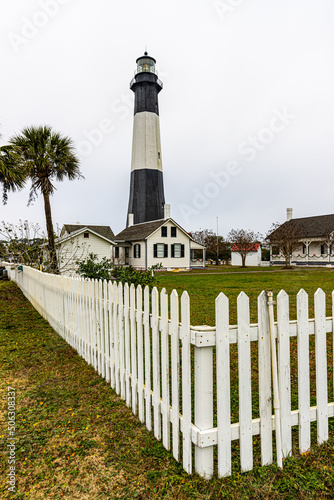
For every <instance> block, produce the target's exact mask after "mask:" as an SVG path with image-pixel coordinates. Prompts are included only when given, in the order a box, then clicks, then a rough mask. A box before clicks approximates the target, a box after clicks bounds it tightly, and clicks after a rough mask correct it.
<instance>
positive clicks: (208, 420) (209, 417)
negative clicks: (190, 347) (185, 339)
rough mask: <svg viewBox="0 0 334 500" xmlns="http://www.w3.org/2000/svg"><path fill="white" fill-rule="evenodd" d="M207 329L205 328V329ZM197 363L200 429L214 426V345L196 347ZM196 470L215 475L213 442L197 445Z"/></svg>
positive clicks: (196, 401)
mask: <svg viewBox="0 0 334 500" xmlns="http://www.w3.org/2000/svg"><path fill="white" fill-rule="evenodd" d="M204 331H205V330H204ZM194 363H195V391H194V394H195V401H194V407H195V421H194V423H195V426H196V427H198V429H199V430H200V431H205V430H208V429H212V427H213V347H212V346H200V347H198V346H197V345H196V344H195V347H194ZM195 470H196V472H197V473H198V474H199V475H200V476H202V477H205V478H206V479H210V478H211V477H212V475H213V444H212V442H211V444H210V446H207V443H206V442H205V441H204V440H203V441H200V440H198V442H197V444H196V445H195Z"/></svg>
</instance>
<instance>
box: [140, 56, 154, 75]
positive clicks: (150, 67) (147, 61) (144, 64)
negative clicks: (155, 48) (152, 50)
mask: <svg viewBox="0 0 334 500" xmlns="http://www.w3.org/2000/svg"><path fill="white" fill-rule="evenodd" d="M136 63H137V70H136V74H138V73H154V74H155V75H156V74H157V72H156V69H155V63H156V60H155V59H154V58H153V57H151V56H149V55H148V53H147V52H145V53H144V55H143V56H141V57H138V59H137V61H136Z"/></svg>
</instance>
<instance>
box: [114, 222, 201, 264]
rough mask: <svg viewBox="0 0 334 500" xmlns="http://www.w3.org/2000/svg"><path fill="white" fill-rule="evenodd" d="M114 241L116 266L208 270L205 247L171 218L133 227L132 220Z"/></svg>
mask: <svg viewBox="0 0 334 500" xmlns="http://www.w3.org/2000/svg"><path fill="white" fill-rule="evenodd" d="M115 242H116V246H115V247H114V265H115V266H121V265H131V266H133V267H134V268H135V269H141V270H143V269H147V268H149V267H152V266H153V265H155V264H160V263H161V264H162V267H163V269H167V270H172V269H192V268H204V267H205V247H204V246H203V245H201V244H199V243H196V242H195V241H194V240H193V238H192V237H191V235H190V234H189V233H187V232H186V231H185V230H184V229H183V228H182V227H181V226H179V224H177V223H176V222H175V221H174V220H173V219H171V218H170V217H169V218H166V219H159V220H155V221H148V222H143V223H141V224H132V220H131V218H130V225H129V226H128V227H127V228H126V229H124V230H123V231H121V232H120V233H119V234H117V235H116V237H115ZM198 253H199V254H200V256H199V257H198V256H197V254H198Z"/></svg>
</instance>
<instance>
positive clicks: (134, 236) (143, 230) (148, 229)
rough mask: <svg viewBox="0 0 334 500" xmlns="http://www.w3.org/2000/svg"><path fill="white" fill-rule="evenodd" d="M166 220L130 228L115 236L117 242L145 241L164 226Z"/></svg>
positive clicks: (135, 225) (144, 223)
mask: <svg viewBox="0 0 334 500" xmlns="http://www.w3.org/2000/svg"><path fill="white" fill-rule="evenodd" d="M164 222H166V221H165V219H159V220H154V221H150V222H143V223H142V224H134V225H133V226H129V227H127V228H125V229H123V231H121V232H120V233H118V234H117V235H116V236H115V240H116V241H139V240H144V239H145V238H147V236H149V235H150V234H152V233H153V231H155V230H156V229H158V228H159V227H160V226H162V225H163V224H164Z"/></svg>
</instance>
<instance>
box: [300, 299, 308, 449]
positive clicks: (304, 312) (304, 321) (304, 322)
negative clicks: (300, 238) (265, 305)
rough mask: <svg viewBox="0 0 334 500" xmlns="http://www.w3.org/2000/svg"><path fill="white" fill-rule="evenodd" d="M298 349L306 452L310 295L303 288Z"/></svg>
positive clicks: (302, 425) (301, 429) (302, 441)
mask: <svg viewBox="0 0 334 500" xmlns="http://www.w3.org/2000/svg"><path fill="white" fill-rule="evenodd" d="M297 350H298V409H299V451H300V453H305V452H307V451H309V450H310V447H311V426H310V365H309V362H310V361H309V360H310V356H309V321H308V295H307V293H306V292H305V290H303V289H302V290H300V291H299V292H298V295H297Z"/></svg>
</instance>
